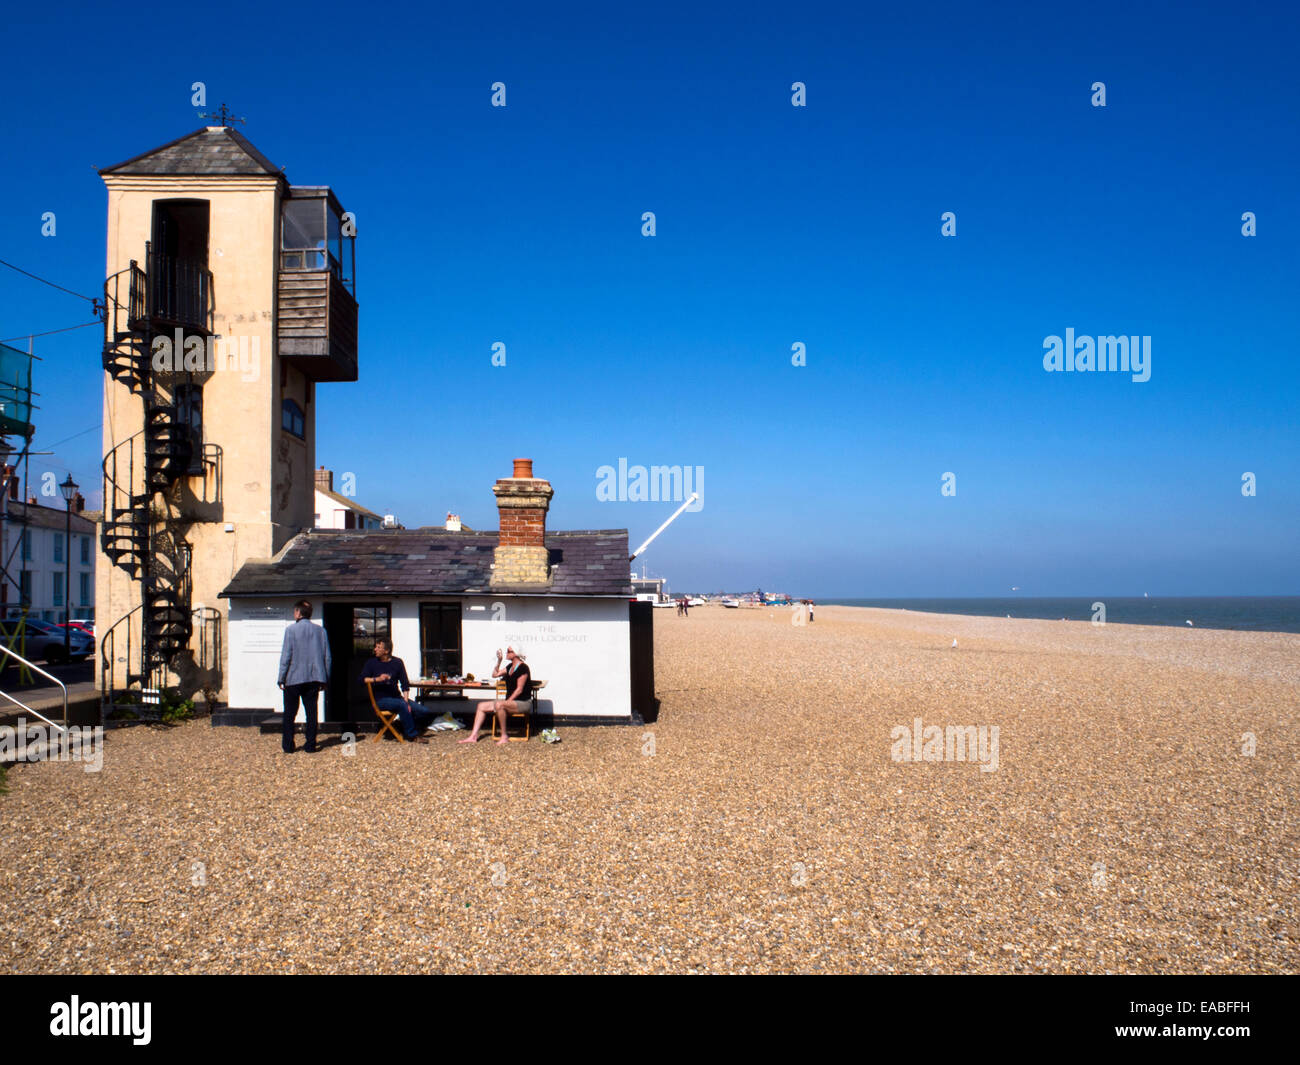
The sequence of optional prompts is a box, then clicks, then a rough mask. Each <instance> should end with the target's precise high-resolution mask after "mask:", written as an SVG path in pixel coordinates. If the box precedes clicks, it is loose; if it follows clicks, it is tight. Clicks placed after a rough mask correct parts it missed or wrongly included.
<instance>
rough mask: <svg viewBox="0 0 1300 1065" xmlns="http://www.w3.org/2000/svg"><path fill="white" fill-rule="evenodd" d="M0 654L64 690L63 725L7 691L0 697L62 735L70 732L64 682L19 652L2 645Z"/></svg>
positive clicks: (66, 687) (0, 645) (0, 694)
mask: <svg viewBox="0 0 1300 1065" xmlns="http://www.w3.org/2000/svg"><path fill="white" fill-rule="evenodd" d="M0 652H3V653H4V654H6V655H8V656H9V657H10V658H13V659H16V660H17V661H18V662H19V663H20V664H22V665H24V666H26V667H27V668H28V669H31V670H35V671H36V672H37V673H39V674H40V675H41V676H42V677H46V678H47V679H49V680H52V681H54V683H55V684H57V685H58V686H59V687H60V688H62V689H63V724H62V725H59V724H57V723H56V722H54V721H51V720H50V719H49V718H48V717H46V716H45V715H44V714H42V713H41V712H40V711H39V710H33V709H32V708H31V707H30V706H28V705H27V704H26V703H24V702H20V701H19V700H17V699H15V698H14V697H13V696H12V695H10V694H9V693H8V692H6V691H0V696H3V697H4V698H6V699H8V700H9V701H10V702H11V703H13V704H14V705H15V706H17V707H19V708H20V709H22V710H23V711H25V712H26V713H29V714H31V715H33V716H34V717H39V718H40V719H41V720H42V721H44V722H45V723H46V724H47V725H49V726H50V728H56V729H58V730H59V731H60V732H61V733H63V732H67V731H68V686H67V685H66V684H64V683H63V681H61V680H59V678H58V677H56V676H54V674H52V673H46V672H45V670H43V669H41V667H40V666H38V665H37V664H36V663H35V662H29V661H28V660H27V659H25V658H24V657H23V656H22V655H20V654H18V652H16V651H11V650H9V648H8V647H5V646H4V644H0Z"/></svg>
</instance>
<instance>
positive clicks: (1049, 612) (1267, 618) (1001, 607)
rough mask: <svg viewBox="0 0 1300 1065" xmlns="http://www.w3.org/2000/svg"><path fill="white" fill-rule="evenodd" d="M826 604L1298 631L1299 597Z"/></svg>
mask: <svg viewBox="0 0 1300 1065" xmlns="http://www.w3.org/2000/svg"><path fill="white" fill-rule="evenodd" d="M819 602H820V603H825V604H826V605H827V606H874V607H883V608H885V609H887V610H921V611H925V612H927V613H932V614H970V615H973V616H976V617H990V618H1002V617H1006V616H1007V615H1008V614H1009V615H1011V617H1013V618H1046V619H1049V620H1052V621H1055V620H1058V619H1060V618H1065V619H1066V620H1067V621H1092V620H1093V617H1094V615H1096V614H1097V613H1098V611H1097V609H1096V604H1098V603H1103V604H1105V608H1106V613H1105V620H1106V621H1107V622H1108V623H1110V624H1117V625H1177V626H1181V627H1183V628H1186V627H1187V622H1189V621H1190V622H1191V623H1192V627H1194V628H1198V629H1241V630H1248V631H1252V632H1300V595H1265V596H1245V595H1242V596H1237V595H1225V596H1186V597H1183V596H1178V597H1160V598H1156V597H1155V596H1152V597H1150V598H1147V597H1145V596H1138V597H1134V596H1114V597H1108V596H1095V597H1091V598H1074V599H1070V598H1047V599H1033V598H1028V597H1024V596H1011V597H1008V598H1003V599H824V600H819Z"/></svg>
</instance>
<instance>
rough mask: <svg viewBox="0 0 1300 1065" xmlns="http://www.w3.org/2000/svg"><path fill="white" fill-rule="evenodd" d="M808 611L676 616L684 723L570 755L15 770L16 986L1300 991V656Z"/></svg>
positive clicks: (580, 742) (159, 731)
mask: <svg viewBox="0 0 1300 1065" xmlns="http://www.w3.org/2000/svg"><path fill="white" fill-rule="evenodd" d="M815 617H816V620H815V621H814V622H813V623H812V624H804V625H796V624H792V623H791V622H792V615H791V613H790V612H789V611H788V610H781V609H772V608H767V609H762V608H759V609H740V610H730V609H724V608H722V607H720V606H709V607H704V608H697V609H694V610H692V611H691V613H690V616H689V617H687V618H679V617H677V616H675V612H673V611H656V612H655V619H654V621H655V647H656V657H655V674H656V687H657V691H658V694H659V698H660V700H661V703H662V705H661V709H660V714H659V719H658V720H657V721H655V722H653V723H648V724H646V725H644V726H634V727H627V726H624V727H611V726H606V727H598V728H577V727H565V726H563V725H562V726H560V728H559V733H560V736H561V740H562V742H560V743H558V744H545V743H543V742H541V740H540V739H539V738H537V736H536V734H534V738H533V739H532V741H530V742H528V743H526V744H525V743H511V744H509V745H508V746H505V747H497V746H495V745H493V744H491V743H490V742H487V741H483V742H480V743H479V744H477V745H475V746H473V747H469V746H458V745H457V743H456V740H457V739H459V738H463V736H464V733H436V734H432V738H431V741H430V742H429V743H428V744H426V745H399V744H397V743H393V742H387V741H386V742H382V743H372V742H370V737H369V736H363V737H362V738H361V742H358V743H357V744H356V745H355V748H352V747H350V746H347V745H344V744H341V743H339V742H338V741H337V739H336V738H335V737H327V745H326V746H324V747H323V749H322V751H321V752H320V753H318V754H316V755H313V756H307V755H305V754H303V753H301V752H299V753H297V754H295V755H292V756H288V757H286V756H284V755H282V754H281V753H280V749H279V737H278V736H276V735H262V734H260V733H259V732H257V731H256V730H254V729H238V728H212V727H210V725H209V723H208V722H207V721H206V720H204V719H200V720H196V721H193V722H188V723H185V724H182V725H179V726H175V727H172V728H131V729H120V730H114V731H111V732H110V733H109V735H108V737H107V739H106V746H105V750H104V758H103V767H102V770H101V771H100V772H98V773H87V772H84V770H83V768H82V767H81V766H79V765H76V764H67V763H48V764H31V765H18V766H14V767H12V768H11V769H10V771H9V774H8V785H9V791H8V794H3V795H0V971H3V972H8V973H200V972H215V973H331V972H347V973H369V972H376V973H378V972H383V973H414V972H456V973H469V972H561V973H577V972H619V973H622V972H656V973H658V972H673V973H691V972H695V973H704V972H708V973H722V972H737V973H739V972H751V973H760V972H762V973H766V972H882V973H1023V972H1052V973H1283V972H1296V971H1297V970H1298V969H1300V948H1298V947H1297V939H1298V937H1300V922H1298V919H1297V897H1298V896H1300V832H1298V831H1297V810H1298V809H1300V728H1298V726H1297V717H1298V715H1300V635H1296V634H1281V633H1258V632H1228V631H1214V630H1207V629H1186V630H1183V629H1174V628H1152V627H1144V626H1134V625H1114V624H1112V625H1101V626H1095V625H1091V624H1088V623H1086V622H1053V621H1029V620H1017V619H1003V618H979V617H958V616H947V615H937V614H921V613H911V612H908V611H898V610H876V609H866V608H853V607H820V606H819V607H818V608H817V610H816V616H815ZM954 641H956V646H953V642H954ZM534 665H535V666H536V668H541V664H539V663H534ZM468 668H474V666H473V664H468ZM918 721H919V722H920V724H921V726H922V728H924V729H928V728H929V727H931V726H938V728H939V730H940V731H942V730H944V729H945V728H947V727H948V726H958V727H965V726H973V727H974V728H976V729H978V728H980V727H984V728H985V729H986V734H988V735H991V729H992V728H993V727H994V726H996V729H997V733H996V736H997V739H996V743H997V757H996V767H995V768H990V765H991V763H989V762H983V763H981V762H978V761H976V760H972V759H966V760H955V759H951V758H948V757H946V756H945V757H935V758H933V759H925V758H910V757H908V758H901V757H900V756H899V750H900V746H901V747H902V748H903V749H904V751H905V753H906V754H911V753H912V752H913V751H919V749H920V744H919V742H918V743H917V744H916V746H915V747H913V746H912V744H911V741H910V739H909V740H906V741H900V740H898V739H897V737H898V736H899V732H898V730H899V729H906V730H909V735H910V731H911V730H912V729H913V728H914V725H915V724H916V723H917V722H918ZM299 743H300V744H301V737H299Z"/></svg>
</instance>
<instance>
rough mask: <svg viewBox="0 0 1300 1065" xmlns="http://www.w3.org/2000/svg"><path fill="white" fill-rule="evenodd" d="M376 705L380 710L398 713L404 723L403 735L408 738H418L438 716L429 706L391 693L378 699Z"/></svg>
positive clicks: (399, 718)
mask: <svg viewBox="0 0 1300 1065" xmlns="http://www.w3.org/2000/svg"><path fill="white" fill-rule="evenodd" d="M375 705H376V706H377V707H379V709H380V710H388V711H391V712H393V713H395V714H397V718H398V720H399V721H400V722H401V724H402V735H403V736H405V737H406V738H407V739H408V740H413V739H416V738H418V737H419V736H420V735H421V734H422V733H423V732H424V730H425V729H426V728H428V727H429V725H430V724H431V723H432V722H433V719H434V718H435V717H437V716H438V715H437V714H435V713H434V712H433V711H432V710H430V709H429V708H428V707H427V706H421V705H420V704H419V703H414V702H409V701H408V700H406V699H395V698H393V696H391V695H385V696H381V697H380V698H378V699H376V700H375Z"/></svg>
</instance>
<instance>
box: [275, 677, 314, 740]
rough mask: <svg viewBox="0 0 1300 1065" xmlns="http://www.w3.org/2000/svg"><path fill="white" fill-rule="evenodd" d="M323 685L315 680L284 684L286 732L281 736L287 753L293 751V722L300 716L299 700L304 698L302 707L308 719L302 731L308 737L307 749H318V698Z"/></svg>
mask: <svg viewBox="0 0 1300 1065" xmlns="http://www.w3.org/2000/svg"><path fill="white" fill-rule="evenodd" d="M321 687H322V685H320V684H316V683H315V682H312V683H309V684H286V685H285V686H284V733H283V735H282V737H281V743H280V746H281V747H283V748H284V753H285V754H292V753H293V722H294V718H296V717H297V716H298V700H299V699H301V700H302V708H303V710H305V711H306V716H307V720H306V721H305V722H304V723H303V726H302V731H303V733H304V735H305V737H306V740H307V745H306V748H305V749H306V750H307V751H308V752H312V751H315V750H316V700H317V696H319V695H320V690H321Z"/></svg>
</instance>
